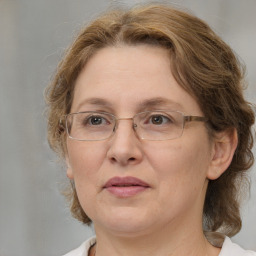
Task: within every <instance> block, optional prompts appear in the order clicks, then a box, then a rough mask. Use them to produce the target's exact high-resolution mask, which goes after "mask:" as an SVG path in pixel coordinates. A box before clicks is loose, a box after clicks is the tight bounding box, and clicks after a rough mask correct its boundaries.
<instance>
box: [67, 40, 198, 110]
mask: <svg viewBox="0 0 256 256" xmlns="http://www.w3.org/2000/svg"><path fill="white" fill-rule="evenodd" d="M169 54H170V53H169V51H168V50H166V49H163V48H159V47H155V46H147V45H139V46H120V47H107V48H103V49H101V50H99V51H98V52H97V53H96V54H95V55H94V56H93V57H92V58H91V59H90V60H89V61H88V63H87V64H86V66H85V67H84V69H83V70H82V72H81V73H80V75H79V76H78V79H77V81H76V84H75V92H74V99H73V104H72V110H71V111H72V112H75V111H84V110H87V109H86V108H88V107H91V105H93V106H95V105H97V104H98V105H104V106H106V107H111V108H114V109H117V108H126V109H129V110H131V111H133V112H134V111H137V109H138V108H139V107H140V108H143V106H144V107H150V105H151V106H152V107H154V108H157V106H158V105H159V107H161V108H169V109H170V108H172V110H180V111H184V112H187V111H188V110H192V111H194V112H195V113H197V114H198V113H199V112H200V109H199V106H198V104H197V102H196V101H195V99H194V98H193V97H192V96H191V95H189V94H188V93H187V92H186V91H185V90H184V89H183V88H182V87H181V86H180V85H179V84H178V83H177V82H176V80H175V79H174V77H173V75H172V72H171V65H170V55H169ZM101 103H102V104H101ZM103 103H104V104H103ZM142 110H143V109H142Z"/></svg>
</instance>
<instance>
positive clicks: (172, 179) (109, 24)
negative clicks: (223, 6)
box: [47, 5, 256, 256]
mask: <svg viewBox="0 0 256 256" xmlns="http://www.w3.org/2000/svg"><path fill="white" fill-rule="evenodd" d="M242 90H243V69H242V68H241V65H240V64H239V62H238V60H237V58H236V57H235V55H234V53H233V52H232V50H231V49H230V47H229V46H228V45H226V44H225V43H224V42H223V41H222V40H221V39H220V38H219V37H218V36H217V35H216V34H215V33H214V32H213V31H212V30H211V29H210V28H209V27H208V25H206V24H205V23H204V22H203V21H201V20H200V19H198V18H196V17H194V16H192V15H190V14H188V13H184V12H182V11H179V10H175V9H173V8H171V7H169V6H167V5H147V6H141V7H136V8H133V9H131V10H126V11H125V10H115V11H112V12H110V13H107V14H104V15H103V16H101V17H99V18H98V19H96V20H95V21H93V22H92V23H91V24H90V25H89V26H88V27H86V28H85V29H84V30H83V31H81V33H80V34H79V35H78V37H77V38H76V40H75V41H74V43H73V45H72V46H71V47H70V49H69V50H68V51H67V54H66V56H65V57H64V58H63V60H62V61H61V63H60V64H59V67H58V70H57V73H56V75H55V78H54V80H53V82H52V84H51V85H50V86H49V87H48V91H47V100H48V105H49V122H48V132H49V143H50V145H51V147H52V148H53V149H54V150H55V151H56V152H58V153H59V154H60V155H61V156H62V157H63V158H64V159H65V161H66V163H67V176H68V178H69V179H70V180H71V184H72V191H71V193H70V195H69V198H70V202H71V211H72V213H73V215H74V217H76V218H77V219H78V220H80V221H82V222H83V223H86V224H90V223H91V222H93V224H94V228H95V233H96V238H92V239H89V240H88V241H86V242H85V243H84V244H82V245H81V246H80V247H79V248H78V249H76V250H74V251H72V252H70V253H68V254H67V255H68V256H75V255H83V256H85V255H90V256H92V255H96V256H103V255H122V256H126V255H138V256H140V255H141V256H142V255H147V256H150V255H157V256H158V255H159V256H166V255H172V256H176V255H179V256H183V255H190V256H195V255H196V256H206V255H207V256H217V255H221V256H227V255H229V256H230V255H232V256H240V255H256V254H255V253H254V252H252V251H245V250H243V249H242V248H240V247H239V246H238V245H235V244H233V243H232V242H231V240H230V239H229V238H228V236H229V237H232V236H233V235H235V234H236V233H238V232H239V230H240V229H241V218H240V213H239V204H240V202H239V200H238V198H239V195H240V189H241V187H242V186H243V185H246V184H247V179H246V176H245V174H246V171H247V170H248V169H249V168H250V167H251V166H252V164H253V160H254V158H253V155H252V151H251V149H252V146H253V136H252V131H251V127H252V125H253V123H254V118H255V116H254V113H253V111H252V108H251V106H250V104H249V103H247V102H246V101H245V99H244V98H243V94H242ZM216 231H218V232H216Z"/></svg>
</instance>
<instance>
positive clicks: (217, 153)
mask: <svg viewBox="0 0 256 256" xmlns="http://www.w3.org/2000/svg"><path fill="white" fill-rule="evenodd" d="M213 140H214V142H213V143H214V145H213V152H212V159H211V165H210V168H209V170H208V173H207V178H208V179H210V180H215V179H218V178H219V177H220V176H221V175H222V174H223V173H224V172H225V171H226V170H227V168H228V167H229V165H230V163H231V162H232V159H233V156H234V153H235V150H236V148H237V144H238V137H237V130H236V129H235V128H233V129H227V130H226V131H223V132H220V133H218V134H216V135H215V138H214V139H213Z"/></svg>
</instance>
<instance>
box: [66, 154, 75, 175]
mask: <svg viewBox="0 0 256 256" xmlns="http://www.w3.org/2000/svg"><path fill="white" fill-rule="evenodd" d="M66 164H67V177H68V178H69V179H70V180H73V179H74V174H73V170H72V168H71V166H70V162H69V158H68V156H66Z"/></svg>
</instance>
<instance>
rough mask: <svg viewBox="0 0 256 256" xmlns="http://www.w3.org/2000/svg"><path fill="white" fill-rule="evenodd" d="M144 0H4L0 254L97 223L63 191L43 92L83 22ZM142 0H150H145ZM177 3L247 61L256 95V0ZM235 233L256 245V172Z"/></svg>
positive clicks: (44, 246) (27, 251)
mask: <svg viewBox="0 0 256 256" xmlns="http://www.w3.org/2000/svg"><path fill="white" fill-rule="evenodd" d="M138 2H139V1H131V0H130V1H128V0H127V1H107V0H0V256H58V255H62V254H64V253H65V252H68V251H70V250H71V249H72V248H75V247H77V246H78V245H79V244H80V243H82V241H84V240H85V239H86V238H88V237H89V236H91V235H92V234H93V230H92V229H90V228H87V227H85V226H84V225H82V224H80V223H79V222H77V221H76V220H73V219H72V217H71V215H70V213H69V209H68V207H67V204H66V202H65V200H64V198H63V196H62V195H61V193H60V190H61V188H62V186H63V184H65V182H66V177H65V168H64V167H63V165H61V164H60V163H59V162H58V159H57V157H56V156H55V155H54V154H53V153H52V152H51V150H50V149H49V147H48V144H47V140H46V120H45V117H44V109H45V104H44V99H43V92H44V89H45V87H46V85H47V84H48V83H49V81H50V78H51V76H52V74H53V72H54V70H55V67H56V65H57V63H58V62H59V60H60V59H61V56H62V54H63V51H64V49H65V48H66V47H67V46H68V45H69V44H70V43H71V41H72V39H73V38H74V35H76V33H77V31H78V30H79V28H80V27H81V26H83V25H84V24H86V23H87V22H88V21H89V20H91V19H93V18H94V17H96V15H97V14H98V13H99V12H101V11H103V10H104V9H105V8H107V7H108V6H110V5H113V4H119V5H120V4H121V5H133V4H135V3H138ZM144 2H145V1H144ZM174 4H176V5H178V6H183V7H185V8H187V9H189V10H191V11H192V12H193V13H194V14H196V15H197V16H199V17H200V18H202V19H204V20H206V21H207V22H208V23H209V24H210V25H211V26H212V27H213V28H214V30H215V31H216V32H217V33H218V34H219V35H220V36H222V38H223V39H224V40H225V41H226V42H227V43H229V44H230V45H231V47H232V48H233V49H234V50H235V51H236V52H237V53H238V54H239V56H240V57H241V58H242V59H243V61H244V62H245V63H246V65H247V79H248V81H249V87H248V90H247V92H246V98H247V99H248V100H249V101H251V102H254V103H255V102H256V72H255V71H256V70H255V67H256V51H255V46H256V29H255V28H256V16H255V10H256V1H255V0H244V1H241V0H222V1H221V0H215V1H211V0H193V1H192V0H191V1H189V0H187V1H185V0H184V1H182V0H180V1H175V2H174ZM255 172H256V171H255V166H254V169H253V170H252V171H251V180H252V188H251V196H250V198H249V200H247V201H246V202H245V203H244V205H243V229H242V231H241V232H240V234H239V235H237V236H236V237H234V239H233V240H234V241H236V242H238V243H239V244H240V245H242V246H243V247H246V248H251V249H254V250H256V224H255V222H256V174H255Z"/></svg>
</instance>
